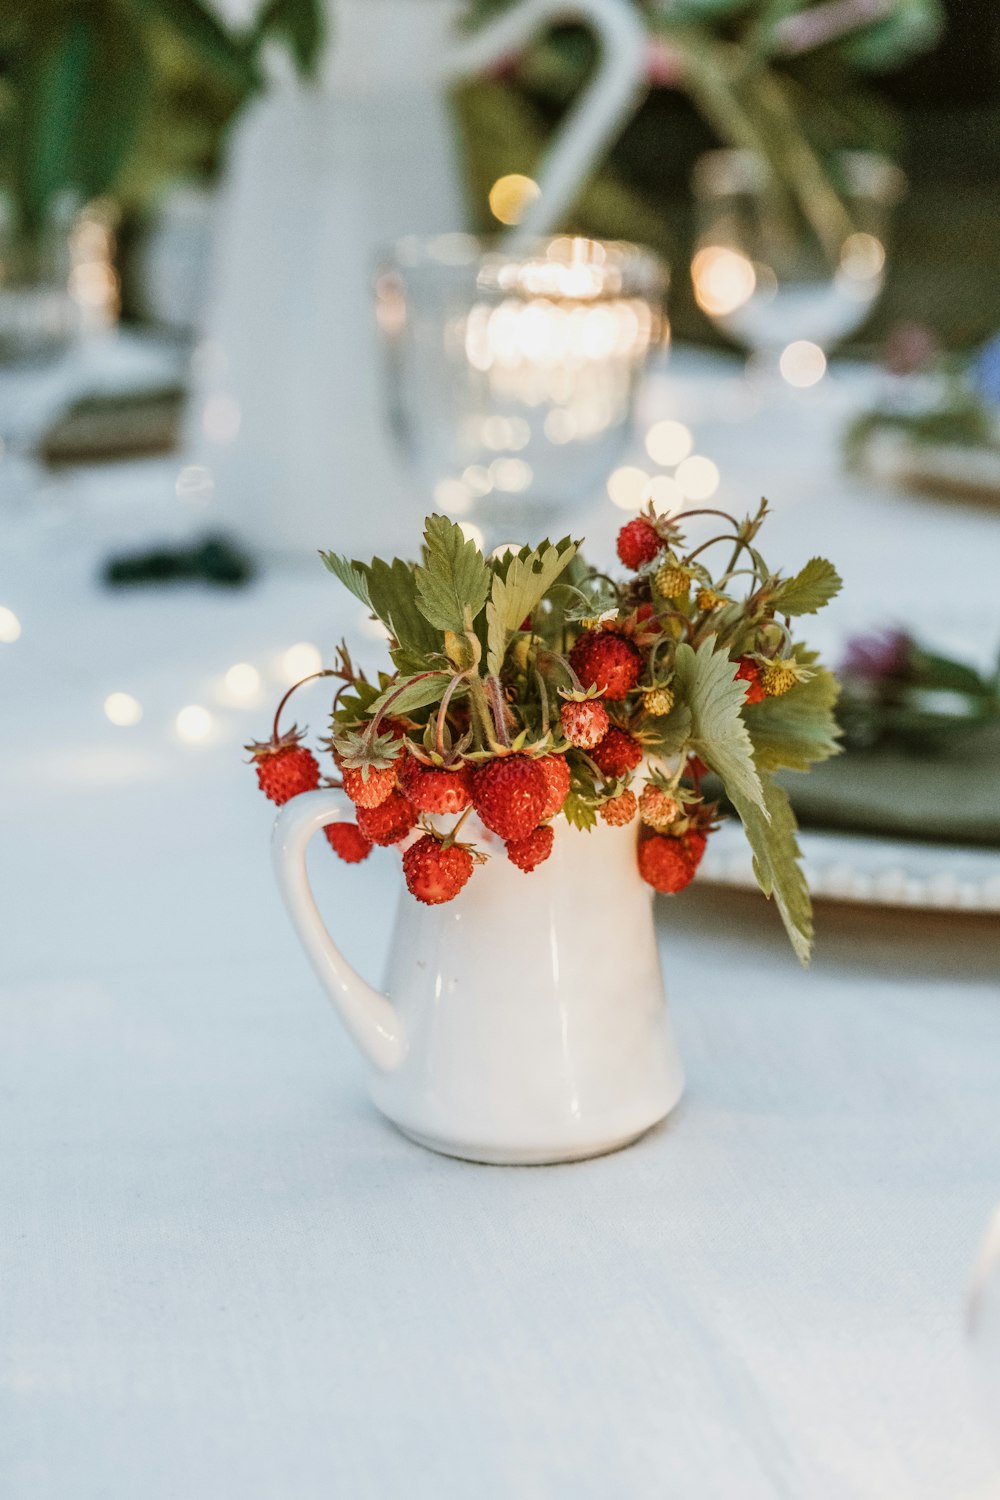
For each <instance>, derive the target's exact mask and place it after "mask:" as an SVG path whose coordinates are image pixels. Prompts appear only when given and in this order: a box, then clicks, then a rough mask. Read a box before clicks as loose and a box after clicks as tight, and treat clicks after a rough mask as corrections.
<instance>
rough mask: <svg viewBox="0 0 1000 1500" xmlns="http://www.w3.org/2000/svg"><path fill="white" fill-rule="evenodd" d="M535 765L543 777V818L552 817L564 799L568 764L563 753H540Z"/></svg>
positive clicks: (567, 789) (567, 778)
mask: <svg viewBox="0 0 1000 1500" xmlns="http://www.w3.org/2000/svg"><path fill="white" fill-rule="evenodd" d="M535 765H536V766H537V767H538V769H539V770H540V771H541V773H542V775H543V776H544V777H545V788H546V793H547V796H546V802H545V806H544V807H543V809H542V817H543V818H554V817H555V815H556V813H557V812H559V810H560V809H561V807H562V805H563V803H564V802H565V801H566V794H567V792H568V791H569V765H568V764H567V761H566V757H565V755H542V756H540V757H539V758H538V760H536V761H535Z"/></svg>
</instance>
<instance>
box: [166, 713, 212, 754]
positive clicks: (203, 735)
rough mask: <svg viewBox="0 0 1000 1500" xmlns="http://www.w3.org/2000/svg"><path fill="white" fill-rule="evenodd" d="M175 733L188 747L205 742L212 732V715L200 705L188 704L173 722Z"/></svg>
mask: <svg viewBox="0 0 1000 1500" xmlns="http://www.w3.org/2000/svg"><path fill="white" fill-rule="evenodd" d="M174 723H175V726H176V728H177V733H178V735H179V736H180V738H181V739H182V740H184V741H185V743H186V744H188V745H196V744H198V743H200V742H201V741H202V740H207V739H208V736H209V735H210V734H211V732H212V715H211V714H210V713H209V711H208V709H207V708H202V706H201V704H200V703H189V704H188V705H187V707H186V708H182V709H181V711H180V713H179V714H178V715H177V718H176V719H175V720H174Z"/></svg>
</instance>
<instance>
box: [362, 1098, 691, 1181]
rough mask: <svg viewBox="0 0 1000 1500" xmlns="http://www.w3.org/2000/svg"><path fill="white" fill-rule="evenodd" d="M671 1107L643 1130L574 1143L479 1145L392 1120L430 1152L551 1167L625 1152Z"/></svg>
mask: <svg viewBox="0 0 1000 1500" xmlns="http://www.w3.org/2000/svg"><path fill="white" fill-rule="evenodd" d="M669 1114H670V1110H669V1109H668V1110H665V1111H664V1112H663V1114H662V1115H661V1116H660V1117H659V1119H656V1120H650V1122H649V1124H648V1125H643V1127H642V1129H641V1130H632V1131H630V1132H629V1134H628V1135H623V1136H617V1137H614V1138H612V1139H611V1140H601V1141H581V1142H580V1143H579V1144H574V1145H571V1146H561V1147H552V1146H539V1147H536V1148H533V1147H530V1146H480V1145H476V1144H473V1143H471V1142H470V1143H469V1144H468V1145H465V1144H463V1142H461V1141H447V1140H441V1139H439V1138H438V1137H437V1136H432V1135H424V1134H423V1133H422V1132H421V1131H418V1130H411V1129H410V1128H409V1127H408V1126H406V1125H400V1124H399V1123H398V1121H396V1120H393V1121H392V1122H391V1123H392V1124H393V1125H395V1126H396V1129H397V1130H398V1131H400V1132H401V1133H402V1134H403V1135H405V1136H406V1137H407V1139H408V1140H411V1141H413V1142H414V1143H415V1144H416V1145H418V1146H425V1147H426V1148H427V1150H428V1151H437V1152H438V1154H439V1155H441V1156H453V1157H456V1158H457V1159H458V1160H459V1161H471V1162H480V1163H483V1164H485V1165H486V1166H492V1167H551V1166H557V1165H558V1164H559V1163H560V1162H568V1161H586V1160H587V1159H588V1158H590V1157H593V1156H610V1155H611V1153H612V1152H614V1151H623V1150H624V1149H625V1147H626V1146H632V1145H634V1144H635V1142H636V1141H639V1140H641V1139H642V1137H643V1136H644V1135H648V1133H649V1132H650V1131H651V1130H652V1129H653V1127H654V1126H656V1125H659V1124H660V1122H661V1121H662V1120H665V1119H666V1118H667V1115H669Z"/></svg>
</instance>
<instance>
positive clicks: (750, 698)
mask: <svg viewBox="0 0 1000 1500" xmlns="http://www.w3.org/2000/svg"><path fill="white" fill-rule="evenodd" d="M736 680H737V682H745V683H746V684H747V695H746V697H745V698H744V700H743V701H744V703H761V702H763V699H764V689H763V687H762V686H761V682H760V667H758V665H757V663H756V662H755V661H751V659H750V657H749V656H741V657H740V663H739V666H738V667H737V668H736Z"/></svg>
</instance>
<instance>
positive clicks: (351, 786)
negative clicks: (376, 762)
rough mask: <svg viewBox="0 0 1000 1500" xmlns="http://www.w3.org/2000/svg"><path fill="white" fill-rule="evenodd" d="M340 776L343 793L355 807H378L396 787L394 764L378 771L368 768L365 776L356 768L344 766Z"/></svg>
mask: <svg viewBox="0 0 1000 1500" xmlns="http://www.w3.org/2000/svg"><path fill="white" fill-rule="evenodd" d="M340 774H341V775H342V776H343V778H344V791H345V792H346V793H347V795H348V796H349V797H350V799H351V801H352V802H353V803H354V805H355V807H378V806H379V804H380V803H382V802H384V801H385V800H386V798H387V797H389V796H390V795H391V794H392V791H393V789H394V788H395V785H396V767H395V764H393V765H391V766H384V767H383V768H382V770H380V771H376V770H374V769H373V768H372V767H371V766H369V768H368V774H367V775H365V773H364V771H359V770H358V769H357V767H352V766H345V767H344V768H343V769H342V771H341V773H340Z"/></svg>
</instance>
